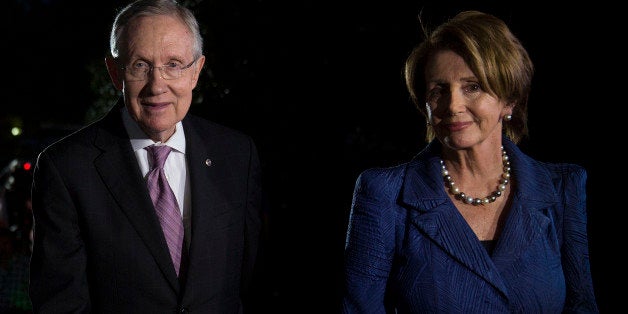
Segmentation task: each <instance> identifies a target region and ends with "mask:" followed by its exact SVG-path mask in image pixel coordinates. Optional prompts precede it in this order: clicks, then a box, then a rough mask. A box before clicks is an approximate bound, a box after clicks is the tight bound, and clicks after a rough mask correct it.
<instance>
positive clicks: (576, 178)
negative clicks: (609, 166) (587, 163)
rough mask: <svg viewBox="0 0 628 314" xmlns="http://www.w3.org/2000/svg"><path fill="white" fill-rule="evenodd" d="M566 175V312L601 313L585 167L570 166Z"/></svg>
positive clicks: (564, 172) (564, 260)
mask: <svg viewBox="0 0 628 314" xmlns="http://www.w3.org/2000/svg"><path fill="white" fill-rule="evenodd" d="M561 172H562V175H563V180H562V182H563V184H564V185H563V193H564V194H563V197H564V208H565V212H564V217H563V246H562V263H563V270H564V272H565V280H566V286H567V299H566V302H565V312H566V313H598V308H597V304H596V301H595V294H594V290H593V282H592V278H591V270H590V265H589V248H588V235H587V206H586V180H587V174H586V171H585V170H584V168H582V167H579V166H575V165H568V166H565V167H564V168H562V169H561Z"/></svg>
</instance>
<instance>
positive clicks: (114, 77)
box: [105, 57, 124, 91]
mask: <svg viewBox="0 0 628 314" xmlns="http://www.w3.org/2000/svg"><path fill="white" fill-rule="evenodd" d="M105 64H106V65H107V72H109V78H110V79H111V82H112V83H113V86H114V87H115V88H116V89H117V90H119V91H121V90H122V87H123V86H124V84H123V81H122V78H123V77H124V73H123V72H122V69H120V67H119V66H118V63H117V62H116V60H114V59H113V58H111V57H105Z"/></svg>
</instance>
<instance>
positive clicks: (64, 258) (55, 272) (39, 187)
mask: <svg viewBox="0 0 628 314" xmlns="http://www.w3.org/2000/svg"><path fill="white" fill-rule="evenodd" d="M32 205H33V218H34V226H33V235H34V238H33V253H32V257H31V264H30V286H29V290H30V291H29V293H30V298H31V302H32V304H33V311H34V313H70V312H71V313H83V312H89V308H90V303H89V291H88V288H87V272H86V259H87V258H86V251H85V245H84V243H83V241H82V238H81V235H80V233H81V232H80V230H79V218H78V214H77V212H76V209H75V206H74V204H73V201H72V196H71V195H70V193H69V192H68V190H67V189H66V188H65V184H64V181H63V178H62V177H61V175H60V173H59V172H58V170H57V168H56V167H55V164H54V162H53V160H52V159H51V158H50V156H49V155H48V154H47V153H46V151H44V152H42V153H41V154H40V155H39V157H38V160H37V165H36V168H35V171H34V173H33V186H32Z"/></svg>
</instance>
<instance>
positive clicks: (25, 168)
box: [22, 162, 31, 171]
mask: <svg viewBox="0 0 628 314" xmlns="http://www.w3.org/2000/svg"><path fill="white" fill-rule="evenodd" d="M22 168H23V169H24V170H26V171H28V170H31V163H30V162H25V163H24V164H23V165H22Z"/></svg>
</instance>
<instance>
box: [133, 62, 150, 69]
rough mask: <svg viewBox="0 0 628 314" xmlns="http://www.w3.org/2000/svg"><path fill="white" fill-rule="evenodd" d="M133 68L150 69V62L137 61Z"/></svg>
mask: <svg viewBox="0 0 628 314" xmlns="http://www.w3.org/2000/svg"><path fill="white" fill-rule="evenodd" d="M133 68H135V69H140V70H141V69H148V68H149V66H148V63H146V62H136V63H135V64H133Z"/></svg>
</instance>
